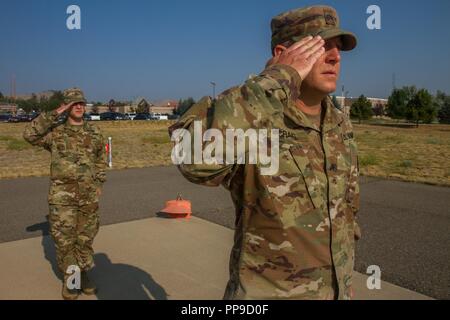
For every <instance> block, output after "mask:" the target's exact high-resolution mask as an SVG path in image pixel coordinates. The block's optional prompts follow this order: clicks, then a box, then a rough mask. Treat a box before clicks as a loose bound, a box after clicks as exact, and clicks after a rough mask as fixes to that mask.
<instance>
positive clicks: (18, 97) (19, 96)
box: [16, 90, 56, 100]
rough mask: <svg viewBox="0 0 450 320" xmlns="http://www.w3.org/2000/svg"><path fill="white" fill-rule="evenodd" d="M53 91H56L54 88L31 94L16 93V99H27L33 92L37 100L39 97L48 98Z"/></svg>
mask: <svg viewBox="0 0 450 320" xmlns="http://www.w3.org/2000/svg"><path fill="white" fill-rule="evenodd" d="M55 92H56V90H47V91H42V92H39V93H32V94H19V95H17V97H16V99H21V100H28V99H31V98H32V97H33V94H34V95H36V97H37V98H38V100H39V99H41V98H47V99H49V98H50V97H51V96H52V95H53V94H54V93H55Z"/></svg>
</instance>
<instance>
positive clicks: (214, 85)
mask: <svg viewBox="0 0 450 320" xmlns="http://www.w3.org/2000/svg"><path fill="white" fill-rule="evenodd" d="M211 85H212V87H213V100H216V83H215V82H211Z"/></svg>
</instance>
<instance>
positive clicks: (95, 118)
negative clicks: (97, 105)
mask: <svg viewBox="0 0 450 320" xmlns="http://www.w3.org/2000/svg"><path fill="white" fill-rule="evenodd" d="M88 120H90V121H100V120H101V118H100V115H99V114H98V113H90V114H89V119H88Z"/></svg>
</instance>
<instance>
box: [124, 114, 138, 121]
mask: <svg viewBox="0 0 450 320" xmlns="http://www.w3.org/2000/svg"><path fill="white" fill-rule="evenodd" d="M134 118H136V113H125V120H134Z"/></svg>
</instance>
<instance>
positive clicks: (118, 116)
mask: <svg viewBox="0 0 450 320" xmlns="http://www.w3.org/2000/svg"><path fill="white" fill-rule="evenodd" d="M124 119H125V115H123V114H122V113H119V112H104V113H102V114H100V120H102V121H115V120H124Z"/></svg>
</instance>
